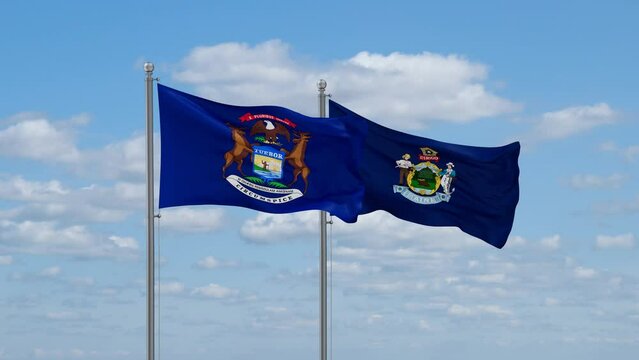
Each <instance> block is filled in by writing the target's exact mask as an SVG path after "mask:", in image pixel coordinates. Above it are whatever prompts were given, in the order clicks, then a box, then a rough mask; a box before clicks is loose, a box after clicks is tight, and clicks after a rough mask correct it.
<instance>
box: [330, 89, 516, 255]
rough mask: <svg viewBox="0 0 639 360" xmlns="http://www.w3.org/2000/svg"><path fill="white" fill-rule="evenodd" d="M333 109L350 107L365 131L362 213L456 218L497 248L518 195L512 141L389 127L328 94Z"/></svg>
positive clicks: (430, 221)
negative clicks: (483, 142)
mask: <svg viewBox="0 0 639 360" xmlns="http://www.w3.org/2000/svg"><path fill="white" fill-rule="evenodd" d="M329 114H330V116H331V117H340V116H347V115H352V116H354V118H353V121H352V122H351V123H349V124H347V125H348V126H350V129H352V130H353V131H357V132H365V133H366V138H365V140H364V143H363V149H362V150H361V154H360V156H361V159H360V160H359V162H358V163H359V172H360V175H361V177H362V179H363V181H364V187H365V193H364V199H363V203H362V209H361V212H360V214H366V213H369V212H373V211H376V210H384V211H387V212H388V213H390V214H392V215H394V216H396V217H398V218H400V219H403V220H407V221H410V222H414V223H418V224H422V225H430V226H456V227H459V228H460V229H461V230H462V231H464V232H466V233H467V234H470V235H472V236H475V237H477V238H480V239H482V240H484V241H485V242H487V243H489V244H491V245H493V246H495V247H497V248H502V247H503V246H504V244H505V243H506V241H507V239H508V235H509V234H510V231H511V229H512V225H513V220H514V216H515V208H516V206H517V203H518V201H519V166H518V157H519V152H520V144H519V143H518V142H515V143H512V144H508V145H505V146H501V147H475V146H465V145H455V144H449V143H445V142H441V141H436V140H432V139H428V138H423V137H418V136H414V135H410V134H406V133H402V132H399V131H396V130H392V129H389V128H386V127H384V126H381V125H379V124H376V123H374V122H372V121H369V120H367V119H365V118H363V117H361V116H359V115H357V114H355V113H354V112H352V111H351V110H349V109H347V108H345V107H344V106H342V105H340V104H338V103H336V102H334V101H329Z"/></svg>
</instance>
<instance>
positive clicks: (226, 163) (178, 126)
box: [158, 84, 364, 223]
mask: <svg viewBox="0 0 639 360" xmlns="http://www.w3.org/2000/svg"><path fill="white" fill-rule="evenodd" d="M158 99H159V108H160V126H161V132H160V133H161V163H160V165H161V170H160V200H159V205H160V208H165V207H172V206H181V205H202V204H212V205H231V206H239V207H245V208H250V209H254V210H259V211H264V212H269V213H290V212H296V211H302V210H324V211H328V212H330V213H331V214H333V215H335V216H337V217H339V218H340V219H342V220H343V221H345V222H349V223H352V222H355V221H356V219H357V215H358V213H359V212H360V210H361V201H362V197H363V192H364V186H363V181H362V179H361V177H360V175H359V173H358V169H359V164H358V162H359V159H360V158H361V157H360V156H359V151H360V149H361V148H362V142H363V135H364V134H363V132H361V131H359V132H358V130H357V128H353V127H352V126H349V127H348V128H347V126H346V123H348V122H351V118H352V116H351V115H350V114H345V116H341V117H338V118H313V117H307V116H304V115H302V114H299V113H296V112H294V111H292V110H289V109H286V108H282V107H277V106H252V107H245V106H233V105H226V104H221V103H216V102H213V101H210V100H206V99H203V98H199V97H196V96H193V95H190V94H187V93H184V92H181V91H178V90H175V89H172V88H169V87H166V86H163V85H160V84H158Z"/></svg>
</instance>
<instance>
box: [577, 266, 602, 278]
mask: <svg viewBox="0 0 639 360" xmlns="http://www.w3.org/2000/svg"><path fill="white" fill-rule="evenodd" d="M573 274H574V275H575V277H576V278H577V279H592V278H594V277H595V276H597V271H596V270H595V269H590V268H586V267H583V266H577V267H576V268H575V269H574V270H573Z"/></svg>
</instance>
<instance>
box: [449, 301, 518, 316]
mask: <svg viewBox="0 0 639 360" xmlns="http://www.w3.org/2000/svg"><path fill="white" fill-rule="evenodd" d="M448 314H449V315H452V316H457V317H469V316H478V315H481V314H487V315H494V316H497V317H510V316H512V315H513V313H512V311H510V310H507V309H504V308H502V307H501V306H499V305H476V306H471V307H469V306H463V305H458V304H453V305H451V306H450V307H449V308H448Z"/></svg>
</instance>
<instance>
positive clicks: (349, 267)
mask: <svg viewBox="0 0 639 360" xmlns="http://www.w3.org/2000/svg"><path fill="white" fill-rule="evenodd" d="M330 269H331V270H332V271H333V272H334V273H335V274H338V275H366V274H371V273H376V272H380V271H381V270H382V268H381V267H379V266H367V265H362V264H360V263H359V262H339V261H333V262H332V263H331V265H330Z"/></svg>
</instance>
